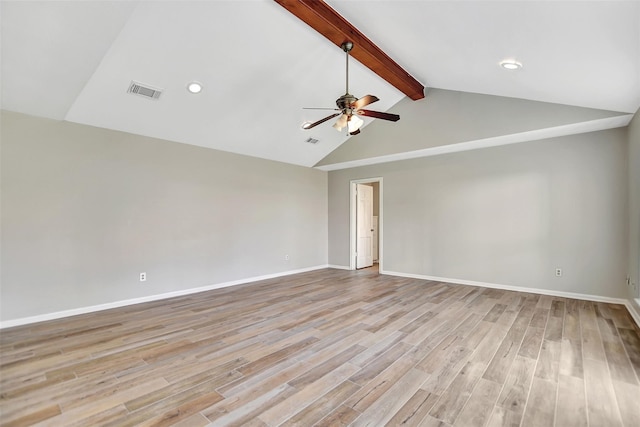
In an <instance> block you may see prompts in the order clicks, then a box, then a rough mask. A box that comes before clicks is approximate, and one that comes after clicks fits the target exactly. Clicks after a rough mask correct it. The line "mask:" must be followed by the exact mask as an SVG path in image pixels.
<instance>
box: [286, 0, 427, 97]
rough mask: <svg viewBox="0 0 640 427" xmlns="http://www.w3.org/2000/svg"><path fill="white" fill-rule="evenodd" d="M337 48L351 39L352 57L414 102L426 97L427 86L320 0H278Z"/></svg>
mask: <svg viewBox="0 0 640 427" xmlns="http://www.w3.org/2000/svg"><path fill="white" fill-rule="evenodd" d="M275 1H276V2H277V3H278V4H280V5H281V6H282V7H284V8H285V9H287V10H288V11H289V12H291V13H292V14H294V15H295V16H297V17H298V18H300V19H301V20H302V21H304V22H306V23H307V24H308V25H309V26H311V27H312V28H314V29H315V30H316V31H318V32H319V33H320V34H322V35H323V36H325V37H326V38H328V39H329V40H330V41H331V42H332V43H333V44H335V45H336V46H338V47H341V46H342V43H344V42H347V41H350V42H352V43H353V50H352V51H351V52H350V53H349V55H350V56H352V57H353V58H355V59H357V60H358V61H359V62H360V63H361V64H363V65H364V66H366V67H367V68H369V69H370V70H371V71H373V72H374V73H376V74H377V75H379V76H380V77H382V78H383V79H385V80H386V81H387V82H389V83H390V84H392V85H393V86H394V87H396V88H397V89H398V90H399V91H401V92H402V93H404V94H405V95H407V96H408V97H409V98H411V99H413V100H414V101H416V100H418V99H422V98H424V86H423V85H422V84H421V83H420V82H419V81H417V80H416V79H414V78H413V77H412V76H411V75H410V74H409V73H407V72H406V71H405V70H404V69H403V68H402V67H401V66H400V65H398V64H397V63H396V62H395V61H394V60H393V59H391V58H390V57H389V55H387V54H386V53H384V52H383V51H382V49H380V48H379V47H378V46H376V45H375V44H374V43H373V42H372V41H371V40H369V39H368V38H367V37H366V36H365V35H364V34H362V33H361V32H360V31H358V29H357V28H356V27H354V26H353V25H351V23H349V21H347V20H346V19H344V18H343V17H342V16H341V15H340V14H338V12H336V11H335V10H333V9H332V8H331V7H329V5H328V4H326V3H325V2H324V1H321V0H275Z"/></svg>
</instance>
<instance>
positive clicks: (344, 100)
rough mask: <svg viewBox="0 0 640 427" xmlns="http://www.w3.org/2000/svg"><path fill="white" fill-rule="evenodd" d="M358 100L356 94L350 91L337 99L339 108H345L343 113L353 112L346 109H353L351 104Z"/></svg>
mask: <svg viewBox="0 0 640 427" xmlns="http://www.w3.org/2000/svg"><path fill="white" fill-rule="evenodd" d="M357 100H358V98H356V97H355V96H353V95H351V94H349V93H345V94H344V95H342V96H341V97H340V98H338V99H336V105H337V106H338V108H339V109H341V110H343V113H345V114H348V113H353V111H349V112H347V111H344V110H351V109H352V108H351V105H352V104H353V103H354V102H356V101H357Z"/></svg>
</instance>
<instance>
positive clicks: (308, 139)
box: [304, 138, 318, 144]
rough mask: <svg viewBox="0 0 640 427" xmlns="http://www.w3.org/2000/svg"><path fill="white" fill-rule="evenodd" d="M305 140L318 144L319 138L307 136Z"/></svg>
mask: <svg viewBox="0 0 640 427" xmlns="http://www.w3.org/2000/svg"><path fill="white" fill-rule="evenodd" d="M304 142H308V143H309V144H317V143H318V140H317V139H315V138H307V139H306V140H305V141H304Z"/></svg>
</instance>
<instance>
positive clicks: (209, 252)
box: [0, 112, 327, 321]
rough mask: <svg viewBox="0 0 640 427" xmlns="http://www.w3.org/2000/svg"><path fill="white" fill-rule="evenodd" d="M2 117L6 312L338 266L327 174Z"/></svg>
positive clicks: (34, 311)
mask: <svg viewBox="0 0 640 427" xmlns="http://www.w3.org/2000/svg"><path fill="white" fill-rule="evenodd" d="M1 118H2V133H1V142H2V175H1V178H2V181H1V182H2V200H1V202H2V212H1V213H2V237H1V238H2V242H1V243H2V254H1V257H2V258H1V267H2V273H1V281H2V286H1V300H2V302H1V306H0V308H1V314H0V319H2V320H3V321H6V320H12V319H19V318H23V317H28V316H35V315H41V314H46V313H52V312H56V311H63V310H69V309H75V308H82V307H87V306H92V305H98V304H105V303H111V302H117V301H122V300H127V299H133V298H142V297H146V296H153V295H158V294H163V293H167V292H172V291H180V290H186V289H192V288H197V287H201V286H207V285H212V284H216V283H223V282H227V281H233V280H240V279H244V278H251V277H256V276H260V275H268V274H277V273H280V272H286V271H291V270H296V269H302V268H308V267H313V266H318V265H325V264H326V263H327V174H326V173H325V172H322V171H318V170H313V169H309V168H303V167H298V166H292V165H287V164H284V163H277V162H272V161H267V160H261V159H256V158H250V157H245V156H240V155H235V154H230V153H224V152H220V151H214V150H210V149H205V148H199V147H194V146H189V145H184V144H177V143H172V142H167V141H162V140H157V139H153V138H146V137H141V136H135V135H130V134H126V133H122V132H115V131H110V130H105V129H99V128H93V127H89V126H84V125H77V124H72V123H67V122H57V121H53V120H46V119H40V118H35V117H30V116H26V115H22V114H17V113H10V112H3V113H2V116H1ZM285 254H288V255H289V256H290V260H289V261H285V259H284V256H285ZM143 271H144V272H146V273H147V275H148V279H147V282H144V283H141V282H139V280H138V275H139V273H140V272H143Z"/></svg>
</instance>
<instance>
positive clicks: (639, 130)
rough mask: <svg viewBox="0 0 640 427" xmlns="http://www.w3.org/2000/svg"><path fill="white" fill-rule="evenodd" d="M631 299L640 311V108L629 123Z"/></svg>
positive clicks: (629, 292)
mask: <svg viewBox="0 0 640 427" xmlns="http://www.w3.org/2000/svg"><path fill="white" fill-rule="evenodd" d="M629 277H630V278H631V283H632V286H630V287H629V291H628V296H629V299H630V300H631V301H632V303H633V304H635V307H636V311H637V312H638V313H640V303H639V302H638V300H637V299H636V298H638V297H640V110H638V112H636V115H635V116H634V117H633V120H632V121H631V124H630V125H629Z"/></svg>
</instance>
